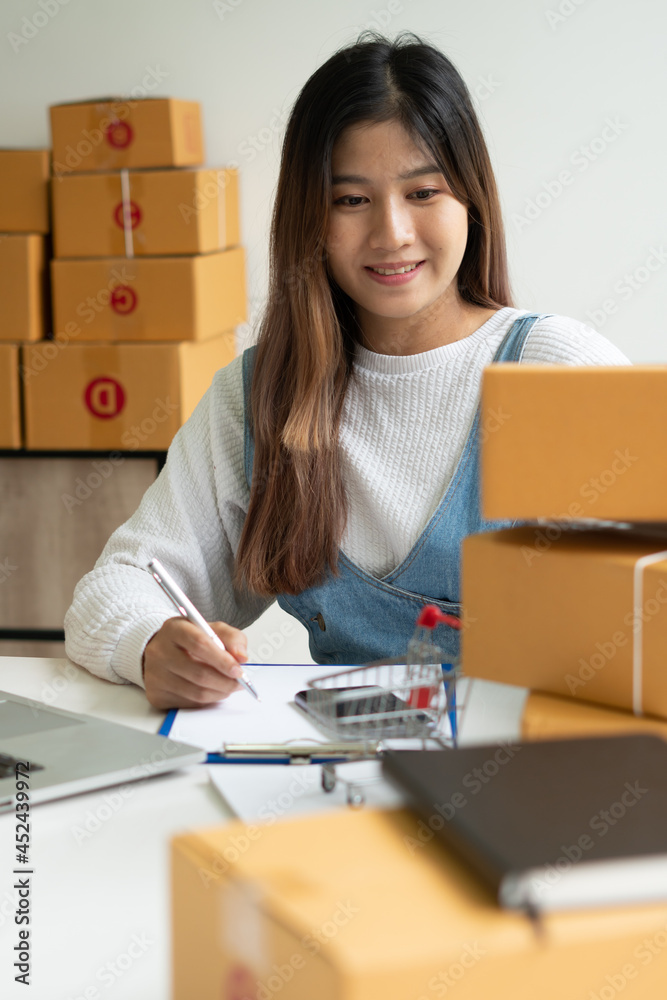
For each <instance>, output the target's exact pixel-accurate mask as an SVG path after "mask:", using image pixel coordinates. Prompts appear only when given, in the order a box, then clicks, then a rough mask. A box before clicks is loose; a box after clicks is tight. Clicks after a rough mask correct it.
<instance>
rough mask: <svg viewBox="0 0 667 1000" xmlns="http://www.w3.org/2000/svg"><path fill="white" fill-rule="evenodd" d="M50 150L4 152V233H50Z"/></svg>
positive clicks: (0, 173) (0, 207) (0, 182)
mask: <svg viewBox="0 0 667 1000" xmlns="http://www.w3.org/2000/svg"><path fill="white" fill-rule="evenodd" d="M49 175H50V169H49V150H48V149H0V233H48V232H49V230H50V228H51V226H50V219H49Z"/></svg>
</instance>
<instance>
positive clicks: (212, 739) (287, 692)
mask: <svg viewBox="0 0 667 1000" xmlns="http://www.w3.org/2000/svg"><path fill="white" fill-rule="evenodd" d="M332 669H335V668H332V667H321V666H318V665H317V664H313V663H305V664H304V663H297V664H284V663H281V664H261V665H260V666H250V665H248V664H246V665H245V670H246V672H247V674H248V679H249V680H251V681H252V683H253V686H254V688H255V690H256V691H257V693H258V694H259V696H260V698H261V701H255V699H254V698H253V697H252V695H250V694H248V693H247V691H243V690H241V691H236V692H234V694H232V695H230V697H229V698H227V699H225V701H221V702H220V703H219V704H218V705H214V706H213V707H212V708H199V709H194V708H182V709H181V710H180V711H179V712H178V714H177V715H176V718H175V719H174V724H173V726H172V727H171V732H170V734H169V735H170V736H171V738H172V739H173V740H181V741H182V742H183V743H191V744H192V746H196V747H202V748H203V749H204V750H207V751H208V752H209V753H211V752H213V751H216V750H219V749H220V747H221V745H222V743H260V742H261V743H282V742H284V741H286V740H295V739H299V740H300V739H313V738H314V739H317V740H319V741H323V740H326V739H327V737H326V736H325V735H324V734H323V733H322V732H321V731H320V730H319V729H317V728H316V727H315V726H314V725H313V724H312V723H311V722H309V720H308V719H307V718H306V717H305V716H304V715H303V714H302V713H301V712H300V711H299V710H297V709H295V708H294V707H293V706H292V705H291V704H290V702H291V701H292V700H293V698H294V695H295V694H296V693H297V691H301V690H303V688H305V687H306V686H307V684H308V681H309V680H311V679H312V678H313V677H321V676H323V675H324V674H330V673H332ZM219 766H222V765H219ZM225 766H227V765H225ZM229 766H232V765H229ZM242 766H243V767H247V766H248V765H246V764H244V765H242ZM269 766H270V767H273V766H275V765H269Z"/></svg>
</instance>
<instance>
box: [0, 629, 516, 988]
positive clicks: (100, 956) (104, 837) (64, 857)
mask: <svg viewBox="0 0 667 1000" xmlns="http://www.w3.org/2000/svg"><path fill="white" fill-rule="evenodd" d="M247 631H248V633H249V638H250V631H249V630H247ZM287 652H288V650H286V649H283V650H281V651H280V653H277V652H276V655H275V658H276V659H278V657H279V656H281V657H282V658H285V659H289V656H287V655H286V654H287ZM295 661H296V662H304V658H303V657H302V658H301V659H300V660H298V659H297V657H293V659H292V662H295ZM0 689H3V690H6V691H10V692H12V693H15V694H21V695H25V696H26V697H29V698H35V699H37V700H40V701H46V702H47V703H50V704H53V705H54V706H55V707H57V708H64V709H67V710H69V711H77V712H82V713H84V714H87V715H94V716H98V717H100V718H104V719H110V720H112V721H115V722H121V723H123V724H125V725H130V726H134V727H136V728H137V729H143V730H146V731H148V732H157V730H158V728H159V726H160V724H161V722H162V720H163V717H164V714H163V713H161V712H158V711H156V710H155V709H153V708H151V706H150V705H149V704H148V702H147V700H146V696H145V694H144V692H143V691H142V690H140V689H139V688H137V687H134V686H133V685H115V684H110V683H108V682H106V681H101V680H99V679H98V678H96V677H93V676H91V675H90V674H88V673H87V672H86V671H85V670H82V669H80V668H78V667H75V666H74V665H73V664H71V663H69V661H67V660H50V659H38V658H27V657H24V658H12V657H6V658H0ZM524 696H525V693H524V692H522V691H520V690H519V689H513V688H505V687H503V686H500V685H486V684H484V683H483V682H476V684H475V688H474V691H473V697H472V698H471V700H470V703H469V706H468V719H467V722H466V732H467V739H466V742H469V741H470V740H471V738H478V740H479V742H486V741H488V740H492V739H499V738H509V739H511V738H514V737H516V735H517V733H518V722H519V717H520V711H521V708H522V704H523V698H524ZM218 766H222V765H218ZM229 816H230V812H229V809H228V808H227V807H226V806H225V805H224V803H223V801H222V800H221V798H220V797H219V796H218V795H217V793H216V792H215V791H214V789H213V787H212V786H211V785H210V784H209V782H208V768H207V767H206V766H202V765H197V766H195V767H190V768H186V769H183V770H181V771H179V772H176V773H174V774H172V775H165V776H163V777H159V778H151V779H149V780H146V781H140V782H134V783H132V784H128V785H125V786H121V788H120V789H119V788H112V789H106V790H103V791H99V792H91V793H88V794H86V795H80V796H76V797H74V798H70V799H63V800H61V801H59V802H53V803H48V804H45V805H40V806H36V807H35V808H34V809H33V811H32V814H31V859H32V862H33V865H32V867H33V869H34V872H35V874H34V875H33V876H32V896H31V907H32V918H33V923H32V925H31V931H32V933H31V944H32V950H33V960H32V985H31V987H30V989H29V990H26V988H25V987H24V986H22V985H21V984H17V983H15V982H14V975H15V970H14V969H13V965H12V963H13V962H14V961H15V959H14V957H13V952H12V948H13V946H14V945H15V944H16V943H17V941H18V936H17V930H18V928H17V927H16V925H15V924H14V910H15V907H16V901H15V895H14V893H13V892H12V890H11V886H12V883H13V879H14V876H13V875H12V874H11V873H12V869H13V868H14V867H15V865H14V855H15V850H14V834H15V816H14V814H13V813H10V814H6V815H3V816H1V817H0V994H1V995H2V997H3V998H4V1000H14V998H15V997H16V998H18V997H21V998H23V1000H24V998H25V997H29V1000H169V997H170V975H171V973H170V916H169V907H170V901H169V868H168V863H169V840H170V838H171V837H172V836H174V835H175V834H178V833H182V832H184V831H186V830H188V829H191V828H193V827H199V826H210V825H213V824H216V823H220V822H224V821H225V819H227V818H229ZM86 824H87V826H88V829H86ZM86 991H87V992H86ZM193 1000H194V998H193Z"/></svg>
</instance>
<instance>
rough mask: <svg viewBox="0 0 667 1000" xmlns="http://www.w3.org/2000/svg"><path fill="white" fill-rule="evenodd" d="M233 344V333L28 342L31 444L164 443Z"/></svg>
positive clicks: (137, 446) (127, 446)
mask: <svg viewBox="0 0 667 1000" xmlns="http://www.w3.org/2000/svg"><path fill="white" fill-rule="evenodd" d="M234 347H235V345H234V334H233V332H230V333H227V334H224V335H222V336H219V337H215V338H213V339H212V340H205V341H202V342H199V343H188V342H181V343H175V344H72V343H68V344H65V345H63V346H61V345H59V344H58V343H56V342H54V341H46V342H44V343H43V344H39V345H35V346H32V345H30V346H26V347H24V348H23V366H24V371H23V380H24V389H23V392H24V407H25V425H26V447H27V448H33V449H38V448H47V449H55V450H58V449H61V450H62V449H68V448H72V449H76V448H81V449H88V448H90V449H98V448H99V449H101V450H106V449H108V448H113V449H119V450H125V451H135V450H138V451H162V450H165V449H167V448H168V447H169V445H170V443H171V439H172V438H173V436H174V434H175V433H176V431H177V430H178V428H179V427H180V426H181V424H182V423H184V421H185V420H186V419H187V418H188V417H189V416H190V414H191V413H192V411H193V410H194V408H195V406H196V405H197V403H198V402H199V400H200V399H201V397H202V396H203V395H204V393H205V391H206V390H207V389H208V387H209V385H210V384H211V380H212V378H213V375H214V374H215V372H216V371H217V370H218V369H219V368H223V367H224V366H225V365H227V364H229V362H230V361H232V359H233V358H234V356H235V350H234Z"/></svg>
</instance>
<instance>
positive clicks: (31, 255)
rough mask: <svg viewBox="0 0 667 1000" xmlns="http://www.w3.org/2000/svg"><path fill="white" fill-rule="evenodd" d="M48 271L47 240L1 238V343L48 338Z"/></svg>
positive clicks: (23, 236) (27, 236)
mask: <svg viewBox="0 0 667 1000" xmlns="http://www.w3.org/2000/svg"><path fill="white" fill-rule="evenodd" d="M45 268H46V265H45V249H44V237H43V236H38V235H37V234H33V233H11V234H9V235H7V236H0V303H2V308H1V309H0V340H12V341H20V340H40V339H41V338H42V337H43V336H44V332H45V331H44V281H45V277H46V274H45Z"/></svg>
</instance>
